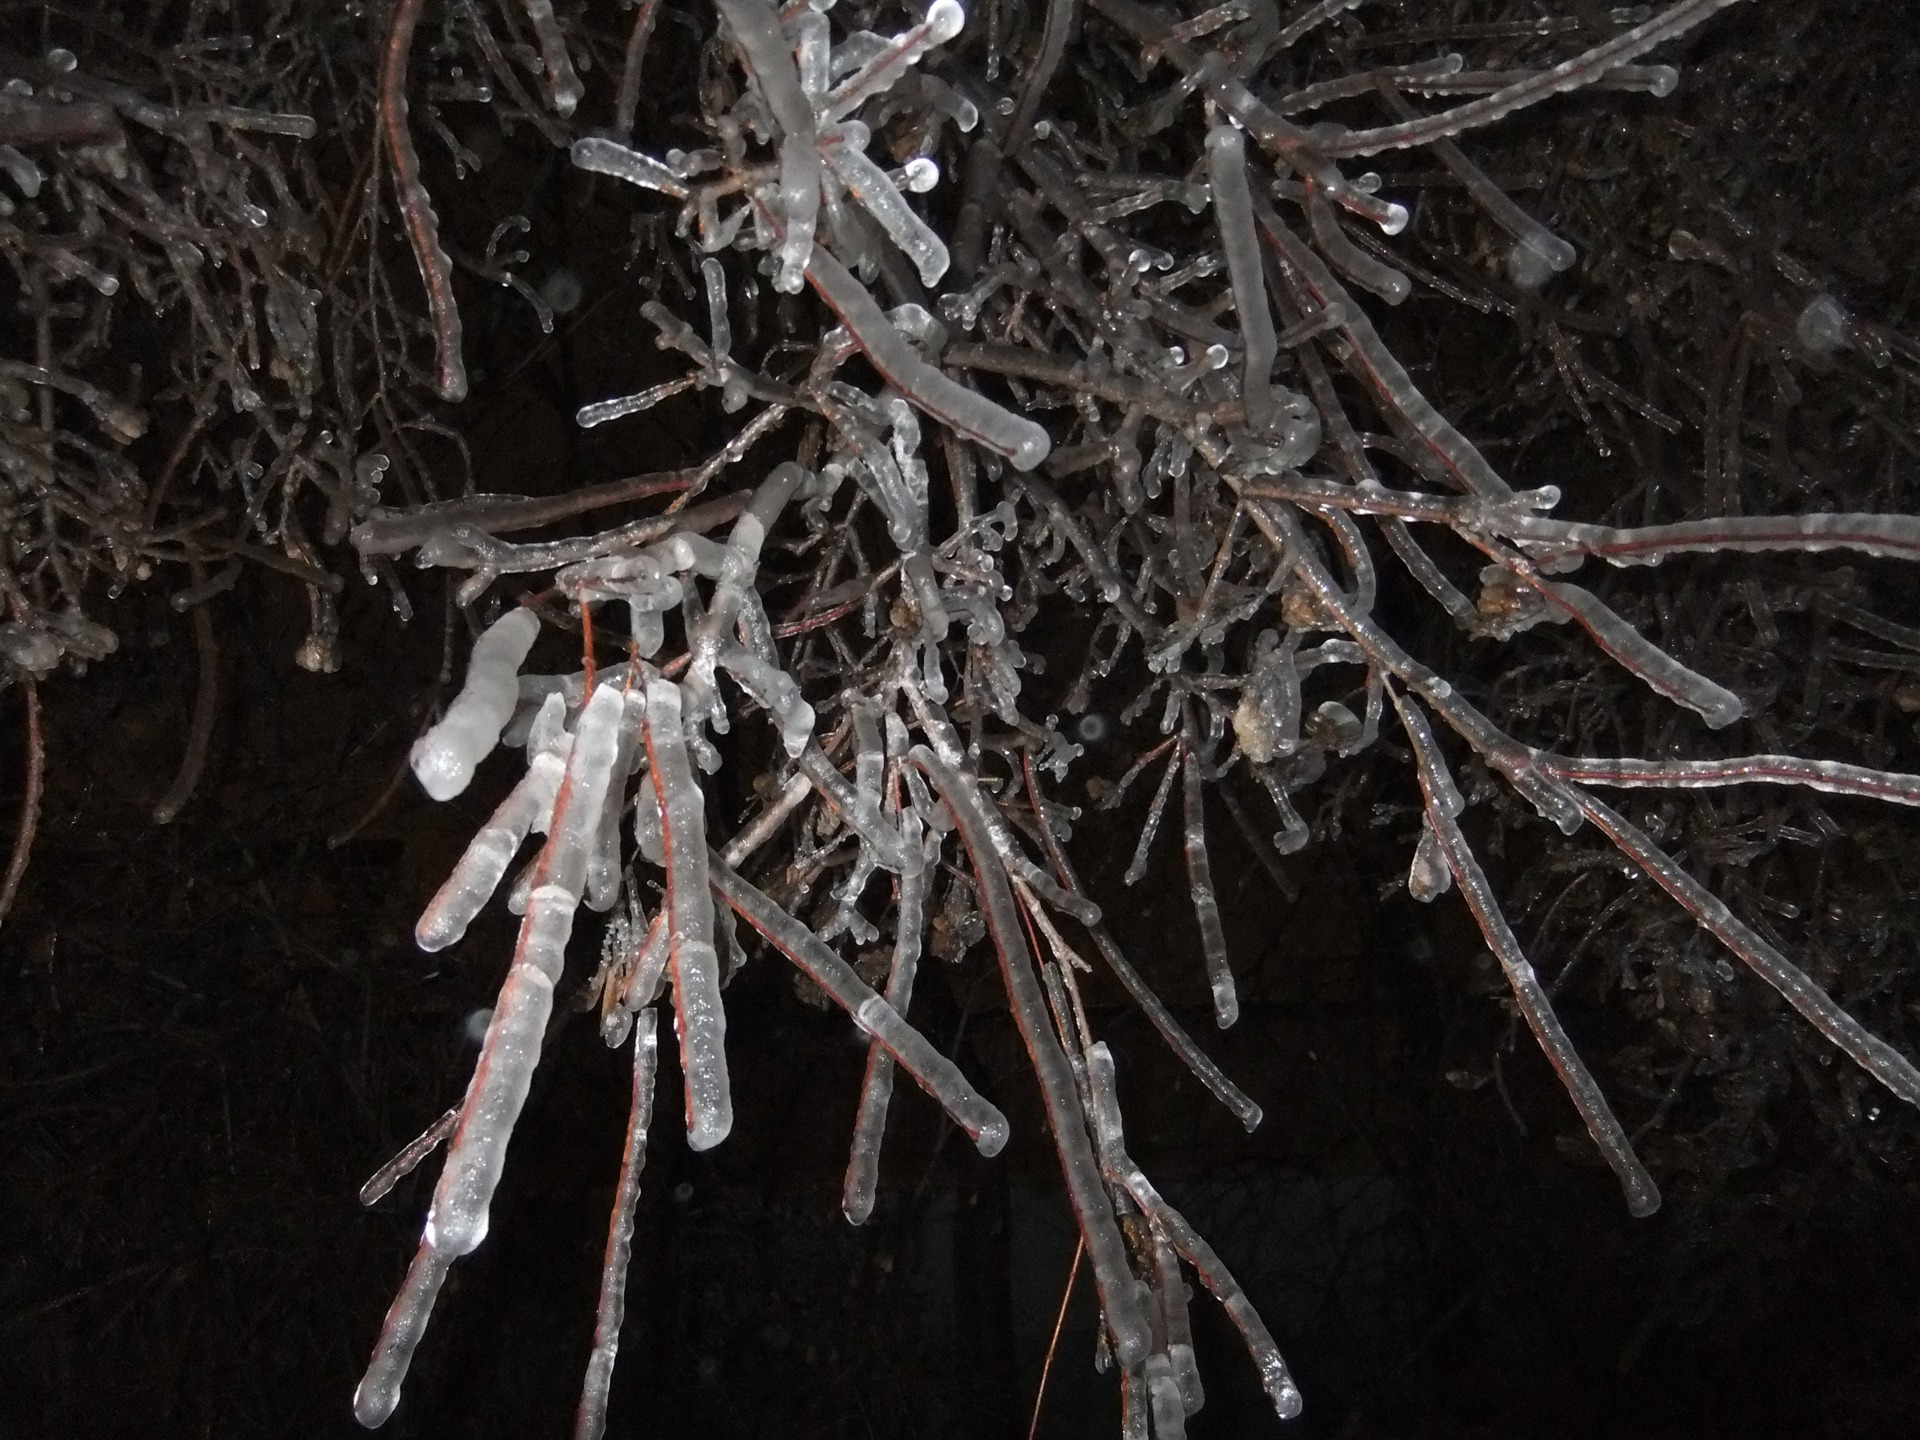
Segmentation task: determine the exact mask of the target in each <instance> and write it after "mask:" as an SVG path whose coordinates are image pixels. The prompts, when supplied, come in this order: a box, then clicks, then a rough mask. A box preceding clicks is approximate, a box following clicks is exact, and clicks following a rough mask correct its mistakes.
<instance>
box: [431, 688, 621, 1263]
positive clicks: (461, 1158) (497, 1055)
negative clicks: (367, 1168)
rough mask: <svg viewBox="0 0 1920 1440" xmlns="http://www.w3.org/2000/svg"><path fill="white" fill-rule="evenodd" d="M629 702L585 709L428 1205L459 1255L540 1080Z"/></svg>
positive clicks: (435, 1243)
mask: <svg viewBox="0 0 1920 1440" xmlns="http://www.w3.org/2000/svg"><path fill="white" fill-rule="evenodd" d="M621 709H622V702H621V697H620V692H619V691H618V690H616V689H614V688H613V687H611V686H602V687H600V688H599V689H597V690H595V691H594V694H593V698H592V699H591V700H589V701H588V702H587V708H586V709H585V710H584V711H583V712H582V713H581V716H580V722H579V726H578V728H577V730H576V733H575V738H574V744H573V754H572V758H571V759H570V761H569V762H568V765H567V776H566V779H565V781H563V782H562V789H561V797H562V798H561V799H560V800H559V801H557V802H556V804H555V817H554V823H553V830H552V832H551V834H550V835H549V838H548V841H547V847H546V849H545V851H543V852H542V855H541V858H540V860H539V862H538V867H537V870H536V874H535V884H534V887H533V891H532V894H531V896H530V898H529V901H528V904H527V913H526V917H525V919H523V920H522V921H521V924H520V940H519V943H518V945H517V946H516V947H515V952H514V959H513V967H512V969H510V970H509V971H508V972H507V980H506V983H505V984H504V985H503V986H501V989H500V997H499V1000H498V1001H497V1002H496V1004H495V1005H494V1011H493V1020H492V1023H491V1024H489V1025H488V1027H487V1035H486V1039H485V1040H484V1041H482V1042H481V1047H480V1059H479V1061H478V1062H477V1063H476V1064H475V1065H474V1071H473V1082H472V1084H470V1085H469V1086H468V1088H467V1097H466V1100H465V1102H464V1103H463V1104H462V1106H461V1111H460V1125H459V1128H458V1129H457V1130H456V1131H455V1132H454V1136H453V1142H452V1144H451V1145H449V1146H448V1148H447V1163H446V1168H445V1169H444V1170H443V1171H442V1172H441V1175H440V1183H439V1185H438V1187H437V1188H436V1189H435V1190H434V1194H433V1205H432V1208H431V1209H429V1210H428V1212H427V1227H426V1235H425V1241H424V1243H425V1244H427V1245H428V1246H430V1247H431V1248H433V1249H435V1250H440V1251H444V1252H446V1253H447V1254H450V1255H466V1254H470V1253H471V1252H472V1251H473V1250H474V1249H475V1248H476V1247H478V1246H479V1244H480V1242H481V1241H482V1240H484V1239H486V1235H487V1211H488V1207H489V1206H490V1205H491V1203H492V1200H493V1192H494V1189H495V1187H496V1186H497V1185H498V1184H499V1182H500V1170H501V1167H502V1165H503V1164H504V1162H505V1159H506V1150H507V1141H508V1139H509V1138H510V1137H511V1136H512V1133H513V1126H514V1122H515V1121H516V1120H518V1119H519V1116H520V1109H521V1106H523V1105H524V1104H525V1103H526V1098H527V1091H528V1090H529V1089H530V1088H531V1086H532V1084H533V1071H534V1067H535V1066H537V1065H538V1064H539V1063H540V1047H541V1043H542V1041H543V1039H544V1038H545V1034H546V1026H547V1017H548V1015H549V1014H550V1013H551V1011H552V1008H553V987H554V985H555V984H556V983H557V982H558V981H559V979H560V974H561V971H562V969H563V968H564V967H565V964H566V947H567V939H568V936H569V935H570V934H571V933H572V930H573V916H574V910H575V908H576V907H577V906H578V905H579V903H580V888H581V884H582V882H583V880H584V878H585V871H586V848H587V843H588V839H589V837H590V836H591V835H592V833H593V831H594V829H595V828H596V827H597V826H598V824H599V819H600V806H601V803H602V802H603V800H604V799H605V796H606V786H607V775H608V772H609V771H610V770H611V769H612V766H613V758H614V752H615V750H616V748H617V745H618V740H617V736H616V729H617V726H618V722H619V716H620V712H621Z"/></svg>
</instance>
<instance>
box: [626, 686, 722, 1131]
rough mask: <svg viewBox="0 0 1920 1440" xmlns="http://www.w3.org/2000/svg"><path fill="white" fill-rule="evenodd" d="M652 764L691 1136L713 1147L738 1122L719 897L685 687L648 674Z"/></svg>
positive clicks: (676, 1021)
mask: <svg viewBox="0 0 1920 1440" xmlns="http://www.w3.org/2000/svg"><path fill="white" fill-rule="evenodd" d="M646 683H647V769H648V772H649V774H650V775H651V776H652V780H653V791H654V795H655V798H656V799H657V800H658V801H659V804H660V815H661V839H662V845H663V848H664V850H665V860H666V870H667V911H668V922H667V930H668V935H669V943H670V945H671V947H672V949H671V953H672V957H673V960H672V967H671V974H672V979H673V1013H674V1025H675V1028H676V1029H677V1031H678V1032H679V1036H680V1070H681V1073H682V1074H683V1075H684V1076H685V1077H686V1089H687V1143H688V1144H689V1145H690V1146H692V1147H693V1148H694V1149H695V1150H711V1149H712V1148H713V1147H714V1146H715V1145H718V1144H719V1143H720V1142H721V1141H722V1140H724V1139H726V1138H727V1132H728V1131H729V1130H731V1129H732V1128H733V1087H732V1084H731V1082H730V1081H729V1080H728V1078H727V1051H726V1040H727V1015H726V1008H725V1005H724V1003H723V1002H722V1000H721V999H720V960H719V956H718V955H717V954H716V952H715V951H714V948H713V897H712V896H711V895H709V894H708V893H707V888H708V877H707V814H706V805H707V802H706V796H705V795H703V794H702V793H701V790H700V786H699V784H698V782H696V781H695V780H694V778H693V766H692V764H691V763H690V762H689V761H688V758H687V742H686V735H685V731H684V729H683V723H682V719H681V710H680V687H679V686H678V685H676V684H674V683H673V682H672V681H671V680H667V679H663V678H661V677H660V676H657V675H655V676H649V677H648V679H647V682H646Z"/></svg>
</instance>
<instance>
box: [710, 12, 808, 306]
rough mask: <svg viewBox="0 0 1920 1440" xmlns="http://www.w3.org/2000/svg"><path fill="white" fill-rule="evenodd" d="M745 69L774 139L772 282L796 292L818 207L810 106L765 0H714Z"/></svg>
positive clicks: (804, 269)
mask: <svg viewBox="0 0 1920 1440" xmlns="http://www.w3.org/2000/svg"><path fill="white" fill-rule="evenodd" d="M715 4H716V5H717V7H718V8H719V11H720V13H721V14H722V15H724V16H725V17H726V21H727V28H728V30H729V31H731V32H732V34H733V39H734V43H735V44H736V45H738V46H739V47H740V55H741V58H742V59H743V60H744V61H745V62H746V66H747V72H748V73H749V74H750V75H752V76H753V78H754V80H755V81H757V82H758V84H759V86H760V93H761V94H762V95H764V96H765V97H766V101H767V106H768V108H769V109H770V110H772V111H773V118H774V119H775V120H776V121H778V122H779V124H780V128H781V131H782V132H783V133H782V135H781V139H780V208H781V215H780V228H781V236H780V243H779V245H778V246H777V247H776V248H775V250H774V256H775V259H776V260H777V261H778V263H779V269H778V271H777V272H776V273H775V275H774V277H773V284H774V288H775V289H777V290H781V291H784V292H786V293H788V294H796V293H798V292H799V291H800V289H801V288H802V287H803V286H804V285H805V283H806V281H805V276H806V272H807V260H808V257H809V255H810V254H811V253H812V250H813V226H814V220H815V217H816V216H817V215H818V214H819V211H820V153H819V149H818V141H817V139H816V137H815V134H814V118H813V106H812V104H811V103H810V102H809V101H808V99H807V95H806V92H805V91H804V90H802V89H801V87H800V75H799V72H798V71H797V70H796V69H795V68H794V57H793V48H792V46H790V45H789V44H788V43H787V40H786V36H785V35H784V34H782V32H781V28H780V16H779V14H778V13H777V12H776V11H775V10H774V8H773V6H771V5H770V4H768V3H767V0H715Z"/></svg>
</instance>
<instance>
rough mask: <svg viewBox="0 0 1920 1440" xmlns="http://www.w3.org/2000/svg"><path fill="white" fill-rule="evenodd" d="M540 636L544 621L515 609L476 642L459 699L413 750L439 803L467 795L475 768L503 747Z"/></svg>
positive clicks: (418, 772) (424, 785)
mask: <svg viewBox="0 0 1920 1440" xmlns="http://www.w3.org/2000/svg"><path fill="white" fill-rule="evenodd" d="M539 634H540V620H539V617H538V616H536V615H535V614H534V613H533V612H532V611H531V610H524V609H520V608H517V607H516V608H515V609H512V610H509V611H508V612H507V613H506V614H504V615H502V616H501V617H500V618H499V619H498V620H496V621H494V622H493V624H491V625H489V626H488V627H487V628H486V630H485V631H484V632H482V634H481V636H480V638H479V639H478V640H476V641H474V642H473V654H472V655H471V656H470V657H469V658H468V660H467V678H466V681H465V683H464V684H462V685H461V687H460V693H459V694H458V695H457V696H455V697H454V701H453V704H451V705H450V706H448V707H447V713H446V714H445V715H444V716H442V717H441V720H440V723H439V724H437V725H435V726H434V727H433V728H432V729H431V730H429V731H427V733H426V734H425V735H422V736H421V737H420V739H419V740H418V741H417V742H415V744H414V747H413V755H412V765H413V773H414V774H415V776H417V777H418V778H419V781H420V787H421V789H423V790H425V791H426V792H427V794H429V795H431V796H432V797H433V798H434V799H436V800H451V799H452V798H453V797H454V796H456V795H458V794H459V793H460V792H461V791H463V790H465V789H466V788H467V786H468V784H469V783H471V781H472V780H473V772H474V767H475V766H477V765H478V764H479V763H480V762H481V761H482V760H484V759H485V758H486V757H487V755H488V754H489V753H491V752H492V750H493V747H494V746H495V745H497V744H499V743H500V732H501V731H502V730H504V729H505V728H506V725H507V721H508V720H510V719H512V718H513V707H514V705H515V704H516V703H517V702H518V700H519V698H520V689H519V684H518V681H517V679H516V676H517V675H518V673H519V670H520V666H521V665H522V664H523V663H524V662H525V660H526V658H527V652H528V651H529V650H531V649H533V642H534V640H535V639H537V638H538V637H539Z"/></svg>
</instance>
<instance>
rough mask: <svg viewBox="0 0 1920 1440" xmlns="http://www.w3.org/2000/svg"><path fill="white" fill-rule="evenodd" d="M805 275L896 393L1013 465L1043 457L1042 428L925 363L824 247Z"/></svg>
mask: <svg viewBox="0 0 1920 1440" xmlns="http://www.w3.org/2000/svg"><path fill="white" fill-rule="evenodd" d="M807 278H808V279H809V280H811V281H812V282H813V287H814V289H816V290H818V291H819V292H820V298H821V299H822V300H824V301H826V302H827V304H828V305H829V306H831V307H832V309H833V313H834V314H835V315H837V316H838V317H839V319H840V323H841V324H843V325H845V326H846V327H847V330H848V332H849V333H850V334H851V335H852V336H853V338H854V339H855V340H856V341H857V342H858V343H859V345H860V348H861V349H862V350H864V351H866V353H867V358H868V359H870V360H871V361H873V364H874V367H875V368H876V369H878V370H879V371H880V373H881V374H882V375H884V376H885V377H886V378H887V380H888V381H889V382H890V383H892V384H894V385H897V386H898V387H899V388H900V391H901V393H902V394H904V395H905V396H906V397H907V398H908V399H909V400H911V401H912V402H913V403H914V404H915V405H917V406H918V407H919V408H920V409H921V410H923V411H925V412H926V413H927V414H928V415H930V416H932V417H933V418H934V419H935V420H938V421H939V422H940V423H941V424H943V425H946V426H948V427H949V428H951V429H953V430H957V431H958V432H959V433H960V434H962V435H964V436H966V437H967V438H968V439H970V440H976V441H978V442H979V443H980V444H981V445H983V446H985V447H986V448H987V449H989V450H991V451H993V452H994V453H995V454H997V455H1002V456H1005V457H1006V459H1008V460H1009V461H1011V462H1012V464H1013V468H1014V469H1016V470H1031V469H1033V468H1034V467H1035V466H1036V465H1038V464H1039V463H1040V462H1041V461H1042V460H1044V459H1046V458H1047V452H1048V451H1049V450H1050V449H1052V448H1053V442H1052V440H1051V439H1049V438H1048V436H1047V432H1046V431H1045V430H1044V429H1043V428H1041V427H1040V426H1039V425H1036V424H1035V423H1034V422H1033V421H1031V420H1026V419H1023V418H1021V417H1020V416H1018V415H1015V414H1013V413H1012V412H1011V411H1009V410H1007V409H1005V408H1003V407H1002V406H999V405H996V404H995V403H994V402H993V401H991V400H989V399H987V398H986V397H985V396H983V395H980V394H979V393H977V392H976V391H973V390H969V389H967V388H966V386H964V385H961V384H960V383H958V382H957V381H955V380H952V379H949V378H948V377H947V376H946V375H944V374H943V373H941V372H940V371H939V370H936V369H934V367H933V366H931V365H929V364H927V362H926V361H924V360H922V359H921V358H920V357H919V355H917V354H916V353H915V352H914V349H913V347H912V346H911V345H910V344H908V343H907V338H906V337H905V336H904V335H902V334H901V333H900V332H899V331H898V330H896V329H895V328H894V327H893V325H892V323H891V322H890V321H889V320H888V319H887V317H886V315H885V314H884V313H882V311H881V309H880V306H879V305H878V304H877V303H876V302H875V300H874V298H873V296H872V295H870V294H869V293H867V287H866V286H864V285H862V284H861V283H860V282H859V281H858V280H856V279H854V278H853V276H852V274H851V273H849V272H848V270H847V268H846V267H845V266H844V265H842V264H841V263H840V262H839V261H838V260H836V259H834V257H833V256H831V255H829V254H828V253H827V252H826V251H824V250H816V251H815V252H814V254H813V258H812V259H811V260H809V261H808V262H807Z"/></svg>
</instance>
